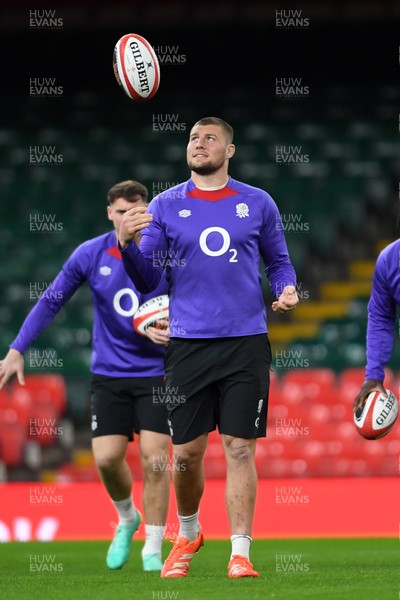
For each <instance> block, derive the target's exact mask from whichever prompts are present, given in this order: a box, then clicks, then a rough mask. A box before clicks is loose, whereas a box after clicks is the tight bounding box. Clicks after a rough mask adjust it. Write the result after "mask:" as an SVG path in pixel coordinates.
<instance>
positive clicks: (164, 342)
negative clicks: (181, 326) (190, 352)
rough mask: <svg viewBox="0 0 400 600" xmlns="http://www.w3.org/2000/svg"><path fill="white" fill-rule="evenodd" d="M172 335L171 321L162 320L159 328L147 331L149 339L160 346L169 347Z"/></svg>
mask: <svg viewBox="0 0 400 600" xmlns="http://www.w3.org/2000/svg"><path fill="white" fill-rule="evenodd" d="M170 333H171V332H170V329H169V319H160V320H159V321H158V327H148V328H147V329H146V335H147V337H148V338H150V339H151V341H152V342H154V343H155V344H158V345H160V346H168V344H169V336H170Z"/></svg>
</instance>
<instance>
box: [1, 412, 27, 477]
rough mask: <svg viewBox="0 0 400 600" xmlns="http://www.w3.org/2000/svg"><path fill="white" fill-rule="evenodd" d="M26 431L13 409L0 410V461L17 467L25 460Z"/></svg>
mask: <svg viewBox="0 0 400 600" xmlns="http://www.w3.org/2000/svg"><path fill="white" fill-rule="evenodd" d="M24 442H25V430H24V427H23V425H22V424H21V423H19V422H18V413H17V411H16V410H14V409H13V408H0V460H2V461H3V462H4V463H5V464H6V466H9V467H16V466H18V465H19V464H20V463H21V462H22V460H23V449H24Z"/></svg>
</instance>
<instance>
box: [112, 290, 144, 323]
mask: <svg viewBox="0 0 400 600" xmlns="http://www.w3.org/2000/svg"><path fill="white" fill-rule="evenodd" d="M124 296H129V300H128V302H130V305H131V306H130V308H122V306H121V300H122V298H123V297H124ZM124 304H125V303H124ZM113 307H114V310H115V311H116V312H117V313H118V314H119V315H122V316H123V317H133V315H134V314H135V312H136V311H137V309H138V308H139V298H138V297H137V295H136V294H135V292H134V291H133V290H131V288H122V290H118V292H117V293H116V294H115V296H114V298H113Z"/></svg>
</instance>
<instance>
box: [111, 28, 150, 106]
mask: <svg viewBox="0 0 400 600" xmlns="http://www.w3.org/2000/svg"><path fill="white" fill-rule="evenodd" d="M113 68H114V75H115V78H116V80H117V82H118V84H119V86H120V87H121V88H122V89H123V90H124V92H125V94H127V96H129V98H132V100H150V98H152V97H153V96H154V94H155V93H156V92H157V90H158V86H159V84H160V65H159V64H158V59H157V56H156V53H155V52H154V50H153V48H152V47H151V46H150V44H149V42H148V41H147V40H146V39H145V38H144V37H142V36H141V35H138V34H137V33H127V34H126V35H124V36H122V38H121V39H120V40H118V42H117V43H116V44H115V48H114V56H113Z"/></svg>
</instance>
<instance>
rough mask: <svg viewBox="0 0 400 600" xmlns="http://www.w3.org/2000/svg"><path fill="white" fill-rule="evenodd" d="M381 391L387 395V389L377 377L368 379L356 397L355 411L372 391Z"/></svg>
mask: <svg viewBox="0 0 400 600" xmlns="http://www.w3.org/2000/svg"><path fill="white" fill-rule="evenodd" d="M375 391H376V392H381V393H382V394H384V396H387V393H386V390H385V388H384V387H383V383H382V382H381V381H378V380H377V379H366V380H365V381H364V383H363V384H362V386H361V389H360V391H359V392H358V394H357V396H356V397H355V398H354V403H353V412H356V410H357V409H358V408H361V407H362V405H363V403H364V400H365V398H366V397H367V396H368V394H369V393H370V392H375Z"/></svg>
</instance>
